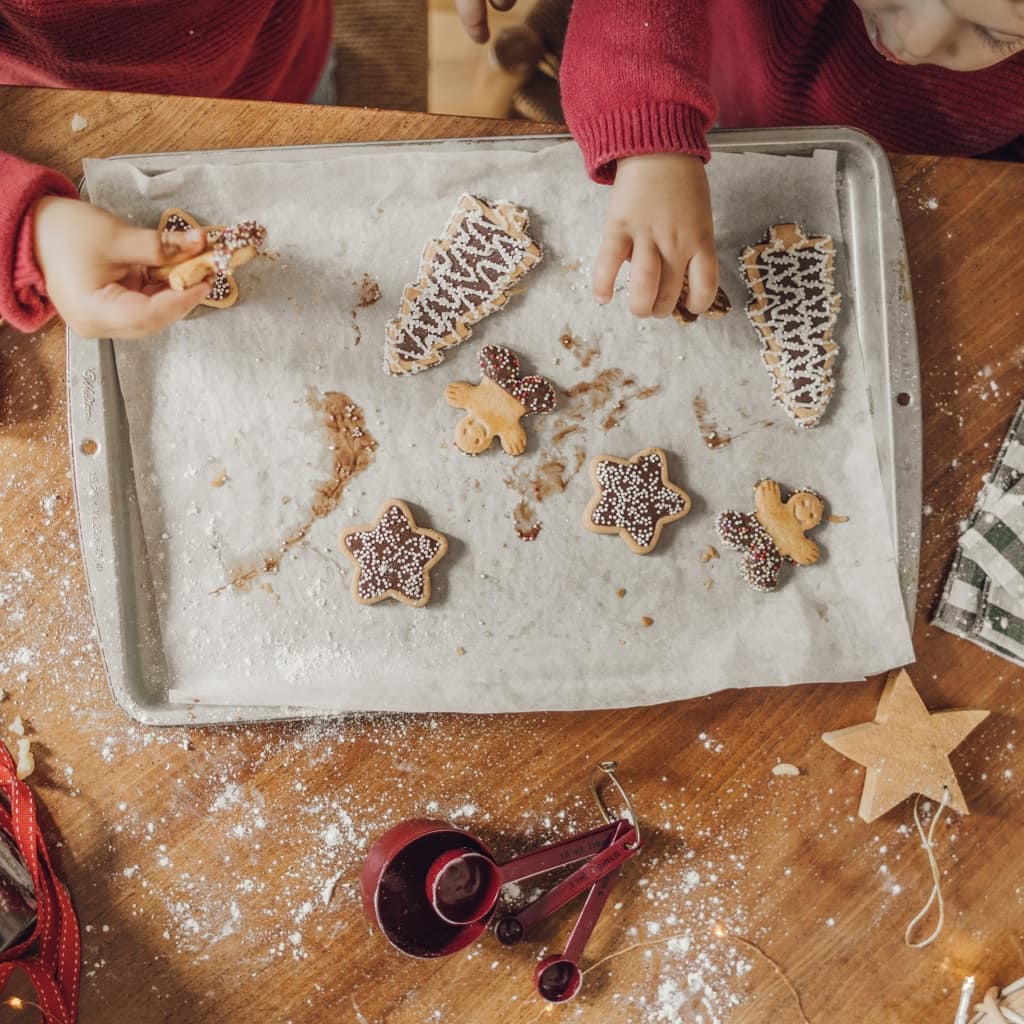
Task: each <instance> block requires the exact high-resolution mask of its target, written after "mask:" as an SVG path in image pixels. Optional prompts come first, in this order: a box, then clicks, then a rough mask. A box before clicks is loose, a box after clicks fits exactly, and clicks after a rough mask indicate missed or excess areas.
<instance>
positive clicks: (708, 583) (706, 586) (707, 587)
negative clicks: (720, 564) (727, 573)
mask: <svg viewBox="0 0 1024 1024" xmlns="http://www.w3.org/2000/svg"><path fill="white" fill-rule="evenodd" d="M714 585H715V581H714V580H713V579H712V578H711V577H710V576H709V577H708V578H707V579H706V580H705V581H704V589H705V590H710V589H711V588H712V587H713V586H714Z"/></svg>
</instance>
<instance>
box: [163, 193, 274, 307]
mask: <svg viewBox="0 0 1024 1024" xmlns="http://www.w3.org/2000/svg"><path fill="white" fill-rule="evenodd" d="M192 228H195V229H199V230H203V231H205V232H206V244H207V249H206V251H205V252H201V253H200V254H199V255H198V256H193V257H192V259H190V260H185V261H183V262H182V263H175V264H174V265H173V266H169V267H151V268H150V270H149V276H150V277H151V278H153V279H154V280H157V281H167V282H168V284H170V286H171V287H172V288H173V289H174V290H175V291H179V292H182V291H185V289H186V288H191V287H192V286H193V285H195V284H199V282H200V281H202V280H203V278H206V277H210V276H212V277H213V282H212V284H211V285H210V292H209V294H208V295H207V296H206V298H205V299H203V301H202V302H201V303H200V305H201V306H214V307H216V308H218V309H226V308H227V307H228V306H233V305H234V304H235V303H236V302H237V301H238V285H237V284H235V276H234V272H235V270H237V269H238V268H239V267H241V266H243V265H244V264H246V263H248V262H249V260H251V259H252V258H253V256H255V255H256V254H257V253H258V252H260V250H262V248H263V246H264V245H266V242H267V229H266V228H265V227H263V225H262V224H257V223H256V221H254V220H246V221H242V222H241V223H240V224H234V225H232V226H230V227H225V226H223V225H216V226H212V227H206V228H201V227H200V224H199V222H198V221H197V220H196V219H195V218H194V217H192V216H191V215H190V214H188V213H185V212H184V211H182V210H165V211H164V213H163V216H162V217H161V218H160V225H159V230H160V231H189V230H190V229H192Z"/></svg>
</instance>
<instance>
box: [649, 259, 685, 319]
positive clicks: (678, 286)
mask: <svg viewBox="0 0 1024 1024" xmlns="http://www.w3.org/2000/svg"><path fill="white" fill-rule="evenodd" d="M685 279H686V259H685V257H683V256H682V255H681V254H680V253H672V254H671V255H670V254H667V253H664V252H663V253H662V257H661V283H660V284H659V285H658V296H657V298H656V299H655V300H654V310H653V314H654V316H657V317H665V316H668V315H669V314H670V313H671V312H672V310H674V309H675V308H676V303H677V302H678V301H679V296H680V294H681V293H682V290H683V281H684V280H685Z"/></svg>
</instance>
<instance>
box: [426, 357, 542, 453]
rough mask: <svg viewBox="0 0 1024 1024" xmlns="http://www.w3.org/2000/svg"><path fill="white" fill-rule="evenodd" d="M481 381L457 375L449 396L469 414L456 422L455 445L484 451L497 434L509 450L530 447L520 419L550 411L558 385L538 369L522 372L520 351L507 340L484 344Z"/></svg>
mask: <svg viewBox="0 0 1024 1024" xmlns="http://www.w3.org/2000/svg"><path fill="white" fill-rule="evenodd" d="M480 370H481V372H482V373H483V379H482V380H481V381H480V383H479V384H469V383H467V382H466V381H464V380H457V381H453V382H452V383H451V384H449V385H448V387H447V388H445V392H444V397H445V400H446V401H447V402H448V404H449V405H451V406H454V407H455V408H456V409H465V410H466V415H465V416H464V417H463V418H462V420H460V421H459V425H458V426H457V427H456V428H455V446H456V447H457V448H458V449H459V451H460V452H465V453H466V454H467V455H479V454H480V453H481V452H483V451H486V450H487V449H488V448H490V446H491V442H492V441H493V440H494V438H495V437H497V438H498V440H500V441H501V447H502V448H504V449H505V451H506V453H507V454H509V455H520V454H522V452H524V451H525V450H526V431H525V430H524V429H523V426H522V424H521V423H520V422H519V421H520V420H521V419H522V418H523V417H524V416H530V415H532V414H533V413H536V412H551V410H552V409H554V407H555V401H556V398H555V389H554V387H553V386H552V384H551V381H549V380H546V379H545V378H544V377H539V376H537V375H536V374H530V375H529V376H528V377H520V376H519V357H518V356H517V355H516V354H515V352H513V351H512V350H511V349H510V348H505V347H504V345H485V346H484V347H483V349H481V351H480Z"/></svg>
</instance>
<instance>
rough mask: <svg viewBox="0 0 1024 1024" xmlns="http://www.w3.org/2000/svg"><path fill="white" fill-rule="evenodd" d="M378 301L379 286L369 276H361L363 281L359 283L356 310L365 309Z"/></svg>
mask: <svg viewBox="0 0 1024 1024" xmlns="http://www.w3.org/2000/svg"><path fill="white" fill-rule="evenodd" d="M379 301H380V285H379V284H377V282H376V281H375V280H374V279H373V278H372V277H370V275H369V274H363V279H362V281H360V282H359V303H358V305H357V307H356V308H357V309H365V308H366V307H367V306H372V305H373V304H374V303H375V302H379Z"/></svg>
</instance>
